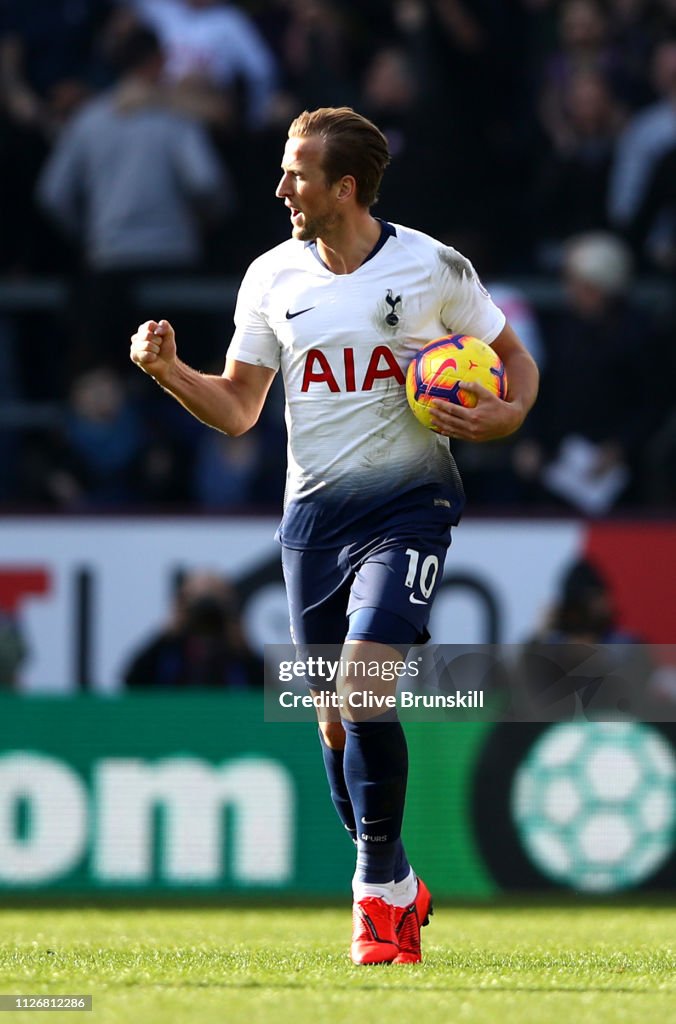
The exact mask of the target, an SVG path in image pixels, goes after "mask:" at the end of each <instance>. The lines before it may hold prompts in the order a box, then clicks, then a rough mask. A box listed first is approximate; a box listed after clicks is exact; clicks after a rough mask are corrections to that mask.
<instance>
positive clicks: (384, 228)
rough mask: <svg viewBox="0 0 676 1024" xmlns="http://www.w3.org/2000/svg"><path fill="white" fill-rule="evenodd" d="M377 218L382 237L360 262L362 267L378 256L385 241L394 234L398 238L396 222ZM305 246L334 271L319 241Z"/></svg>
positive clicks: (327, 268) (324, 265)
mask: <svg viewBox="0 0 676 1024" xmlns="http://www.w3.org/2000/svg"><path fill="white" fill-rule="evenodd" d="M376 220H377V221H378V223H379V224H380V238H379V239H378V241H377V242H376V244H375V245H374V246H373V248H372V249H371V252H370V253H369V254H368V256H367V257H366V259H365V260H363V262H362V263H361V264H360V266H362V267H363V266H364V263H368V261H369V260H372V259H373V257H374V256H376V255H377V254H378V253H379V252H380V250H381V249H382V247H383V246H384V245H385V242H386V241H387V239H388V238H390V237H392V236H394V237H395V238H396V235H397V229H396V228H395V226H394V224H390V223H389V221H386V220H381V219H380V217H376ZM305 248H306V249H309V250H310V252H311V253H312V255H313V256H314V258H315V259H316V260H317V261H318V262H319V263H321V265H322V266H323V267H324V269H325V270H328V271H330V273H333V271H332V270H331V268H330V267H327V265H326V263H324V260H323V259H322V258H321V256H320V255H319V251H318V249H317V242H316V241H315V240H313V241H311V242H306V243H305ZM357 269H359V268H357Z"/></svg>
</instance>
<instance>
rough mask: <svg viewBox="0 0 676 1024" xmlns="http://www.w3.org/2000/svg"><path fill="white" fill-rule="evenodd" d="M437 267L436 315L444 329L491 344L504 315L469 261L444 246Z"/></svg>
mask: <svg viewBox="0 0 676 1024" xmlns="http://www.w3.org/2000/svg"><path fill="white" fill-rule="evenodd" d="M440 264H441V294H442V306H441V313H440V315H441V321H442V323H443V324H444V326H445V328H446V329H447V330H448V331H452V332H453V334H471V335H472V337H474V338H479V339H480V340H481V341H485V342H486V344H488V345H490V344H492V342H494V341H495V339H496V338H497V336H498V334H500V332H501V330H502V329H503V327H504V326H505V314H504V313H503V312H502V310H500V309H498V307H497V306H496V305H495V303H494V302H493V300H492V299H491V297H490V295H489V294H488V292H487V291H486V289H485V288H484V286H483V285H482V283H481V281H480V280H479V275H478V274H477V272H476V270H475V269H474V267H473V266H472V264H471V263H470V261H469V260H468V259H467V258H466V257H465V256H462V255H461V254H460V253H459V252H457V250H456V249H452V248H451V247H450V246H445V247H444V248H443V249H442V250H441V253H440Z"/></svg>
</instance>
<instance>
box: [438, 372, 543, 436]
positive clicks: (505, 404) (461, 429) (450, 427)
mask: <svg viewBox="0 0 676 1024" xmlns="http://www.w3.org/2000/svg"><path fill="white" fill-rule="evenodd" d="M460 387H461V388H462V390H463V391H469V392H470V394H472V395H476V400H477V401H476V405H475V406H473V407H472V408H469V407H467V406H464V405H455V404H454V403H453V402H447V401H445V400H444V399H443V398H435V399H434V400H433V401H432V402H431V419H432V423H433V424H434V426H435V428H436V429H437V430H438V431H439V433H441V434H445V435H446V436H447V437H452V438H457V439H458V440H461V441H495V440H497V439H498V438H500V437H507V436H508V435H509V434H513V433H514V431H515V430H518V429H519V427H520V426H521V424H522V423H523V421H524V419H525V418H526V413H525V412H524V411H523V408H522V405H521V403H520V402H517V401H513V402H510V401H504V400H503V399H502V398H498V396H497V395H494V394H493V393H492V392H491V391H489V390H488V389H487V388H485V387H483V385H481V384H476V383H474V382H472V381H468V382H467V383H465V381H461V383H460Z"/></svg>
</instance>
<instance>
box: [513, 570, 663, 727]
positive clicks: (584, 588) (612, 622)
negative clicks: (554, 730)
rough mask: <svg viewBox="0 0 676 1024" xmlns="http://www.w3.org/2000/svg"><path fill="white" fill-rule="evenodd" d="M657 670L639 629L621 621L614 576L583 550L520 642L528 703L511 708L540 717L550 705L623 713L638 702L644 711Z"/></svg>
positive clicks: (567, 711)
mask: <svg viewBox="0 0 676 1024" xmlns="http://www.w3.org/2000/svg"><path fill="white" fill-rule="evenodd" d="M618 645H620V646H618ZM653 670H654V665H653V661H652V658H651V657H650V654H649V651H648V649H647V648H646V646H645V645H644V644H641V643H640V642H639V637H637V636H636V634H633V633H629V632H627V631H626V630H623V629H620V628H619V626H618V624H617V612H616V609H615V599H614V595H613V592H612V588H611V586H610V583H609V582H608V580H607V579H606V578H605V576H604V575H603V574H602V573H601V571H600V570H599V569H598V567H597V566H595V565H594V563H593V562H592V561H590V560H589V559H587V558H579V559H578V560H576V561H575V562H573V563H572V564H571V565H570V566H569V567H568V568H567V569H566V570H565V572H564V574H563V577H562V579H561V582H560V586H559V593H558V595H557V597H556V600H555V601H554V604H553V606H552V607H551V608H550V609H549V610H548V612H547V614H546V616H545V620H544V622H543V623H542V625H541V626H540V627H539V628H538V630H537V631H536V632H535V634H534V636H532V637H531V638H530V639H529V640H528V641H527V642H526V643H525V644H524V645H523V647H522V648H521V651H520V654H519V658H518V662H517V677H516V678H518V680H519V683H520V686H521V687H522V688H523V689H522V698H525V706H524V707H522V708H519V707H518V705H517V706H513V707H512V709H511V710H512V713H516V716H517V717H522V716H523V717H525V718H529V717H531V716H532V717H533V718H534V719H535V720H537V721H541V720H543V719H542V717H541V715H542V714H543V713H544V714H545V716H547V717H548V716H549V715H553V716H554V719H555V720H559V721H560V720H561V718H562V717H570V718H572V717H580V715H581V714H584V712H585V711H586V712H587V713H588V714H590V715H592V716H593V715H594V714H596V715H598V714H599V712H605V714H610V716H611V717H612V716H613V715H617V714H618V713H619V714H620V715H622V716H623V717H624V716H625V715H626V714H627V713H630V712H631V711H632V710H633V711H635V712H637V713H638V716H639V717H640V716H641V715H642V714H646V713H647V710H648V707H649V705H650V704H651V703H652V700H653V692H652V690H651V684H652V676H653ZM604 717H605V716H604ZM544 720H546V717H545V719H544ZM648 721H650V718H649V717H648Z"/></svg>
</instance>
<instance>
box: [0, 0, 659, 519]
mask: <svg viewBox="0 0 676 1024" xmlns="http://www.w3.org/2000/svg"><path fill="white" fill-rule="evenodd" d="M340 104H349V105H352V106H354V107H355V108H356V109H358V110H360V111H361V112H363V113H365V114H366V115H368V116H370V117H372V118H373V119H374V120H375V121H376V123H377V124H378V125H379V126H380V127H381V128H382V129H383V130H384V131H385V133H386V135H387V137H388V141H389V144H390V149H391V152H392V164H391V166H390V168H389V169H388V171H387V172H386V177H385V180H384V184H383V188H382V192H381V197H380V201H379V204H378V206H377V208H376V213H377V214H378V215H380V216H382V217H384V218H386V219H390V220H394V221H396V222H402V223H406V224H409V225H411V226H414V227H417V228H419V229H421V230H424V231H428V232H429V233H431V234H433V235H434V236H436V237H438V238H441V239H443V240H444V241H447V242H448V243H450V244H453V245H455V246H456V247H457V248H458V249H460V250H461V251H463V252H465V253H466V255H468V256H469V257H470V258H471V259H472V260H473V261H474V262H475V264H476V266H477V268H478V269H479V271H480V273H481V275H482V277H483V278H484V280H485V281H486V282H487V284H488V286H489V288H490V290H491V292H492V293H493V295H494V297H495V299H496V301H497V302H498V304H500V305H502V306H503V308H504V309H505V311H506V312H507V315H508V316H509V317H510V319H511V320H512V322H513V323H514V325H515V327H516V328H517V330H518V331H519V332H520V334H521V336H522V337H523V338H524V341H525V342H526V343H527V345H528V346H529V348H530V349H531V351H532V352H533V354H534V355H535V357H536V359H537V361H538V363H539V365H540V367H541V370H542V397H541V400H540V402H539V404H538V406H537V407H536V410H535V412H534V414H533V415H532V416H531V418H530V420H529V422H528V425H527V428H526V430H525V431H524V432H522V434H520V435H519V437H518V438H517V439H516V440H514V441H510V442H506V443H499V444H497V443H496V444H493V445H484V446H478V447H474V448H472V447H471V446H465V447H463V446H459V449H458V461H459V463H460V466H461V469H462V471H463V474H464V476H465V479H466V483H467V489H468V491H469V494H470V498H471V501H472V503H473V506H474V507H480V506H487V507H506V506H513V507H516V508H519V509H530V508H533V507H544V506H546V507H549V506H554V507H563V508H568V509H571V508H572V509H577V510H579V511H581V512H583V513H584V514H588V515H602V514H605V513H607V512H609V511H611V510H613V509H615V508H622V507H624V506H630V507H634V508H651V509H655V508H658V509H661V508H665V507H666V508H670V507H671V508H673V505H674V503H675V502H676V411H675V408H674V402H673V398H672V391H673V386H672V381H673V380H674V379H675V371H676V356H675V352H676V339H675V337H674V331H673V329H672V320H673V313H674V309H673V302H672V301H670V296H671V294H672V291H673V284H674V276H675V275H676V0H393V2H385V0H265V2H260V0H249V2H246V0H241V2H238V3H226V2H219V0H0V152H1V153H2V160H0V210H1V215H2V223H3V231H2V232H1V233H0V281H3V280H4V281H5V282H8V283H9V284H11V285H19V284H21V282H22V281H31V280H34V279H36V278H49V279H54V278H56V279H58V280H62V281H64V282H65V283H66V285H67V298H66V301H65V303H63V304H62V308H59V310H58V311H56V312H55V311H54V310H53V309H51V308H42V307H41V306H39V305H36V306H35V307H34V308H30V309H29V310H28V311H27V310H26V309H22V311H21V312H17V311H16V310H15V309H13V308H12V306H11V303H4V304H0V398H1V399H2V403H1V404H2V406H4V408H5V415H4V416H2V415H0V505H1V506H2V507H5V508H9V507H31V508H40V509H55V510H65V511H81V510H85V511H89V510H110V509H116V508H118V509H119V508H125V509H140V508H143V509H152V510H156V509H157V510H161V509H163V508H167V507H170V508H172V509H195V508H204V509H243V508H249V509H250V508H263V509H266V510H272V509H276V508H277V507H278V506H279V503H280V500H281V494H282V490H283V482H284V461H285V456H284V449H285V436H284V430H283V427H282V405H283V396H282V395H281V393H280V387H279V385H278V384H276V385H275V388H274V389H273V392H272V394H271V398H270V400H269V402H268V405H267V407H266V410H265V412H264V415H263V418H262V420H261V423H260V424H259V425H258V426H257V427H256V429H255V430H254V431H253V432H251V433H250V434H248V435H246V436H245V437H243V438H240V439H238V440H236V441H231V440H230V439H229V438H227V437H224V436H221V435H218V434H216V433H214V432H211V431H208V430H207V429H206V428H203V427H202V426H201V425H200V424H199V423H197V422H196V421H193V420H192V419H191V418H190V417H188V416H187V415H185V413H184V412H183V411H182V410H180V409H179V408H178V407H177V406H175V405H174V404H173V403H172V402H171V401H169V400H168V399H167V398H166V396H164V395H163V394H162V393H161V392H160V390H159V389H158V388H155V387H153V386H152V385H151V384H150V382H149V381H148V380H146V379H144V378H142V376H141V375H140V374H139V373H138V371H137V370H134V368H133V367H131V365H130V364H129V361H128V339H129V335H130V334H131V333H132V331H133V330H134V329H135V327H136V325H137V323H138V322H139V321H141V320H144V319H148V318H150V317H159V316H166V317H168V318H171V319H172V321H173V322H174V323H175V326H176V328H177V331H178V337H179V345H180V352H181V355H182V356H183V358H185V359H186V360H187V361H188V362H191V363H192V364H193V365H196V366H198V367H199V368H201V369H204V370H208V371H213V372H220V371H221V369H222V365H223V359H224V354H225V349H226V347H227V343H228V340H229V337H230V333H231V311H228V312H226V311H225V309H223V310H221V311H216V312H214V311H213V308H211V309H210V308H209V307H208V306H206V307H204V308H201V309H200V308H199V306H197V307H195V308H189V306H190V304H189V303H186V302H182V303H181V302H179V301H178V299H177V300H176V302H175V303H174V304H172V301H171V296H172V282H177V291H176V294H177V295H179V294H180V288H178V284H180V285H181V286H184V284H185V280H186V279H188V280H190V279H193V280H194V282H195V283H197V282H204V281H205V280H207V281H208V280H209V279H214V280H218V279H221V278H227V277H230V278H233V279H238V278H239V277H240V276H241V274H242V273H243V271H244V269H245V267H246V265H247V264H248V262H249V261H250V260H251V259H252V258H254V257H255V256H256V255H257V254H258V253H260V252H261V251H263V250H264V249H266V248H269V247H270V246H272V245H275V244H277V243H278V242H279V241H282V240H283V239H284V238H286V237H288V234H289V228H288V219H287V217H286V211H285V210H284V208H283V206H282V204H281V203H279V201H278V200H276V199H275V197H274V189H275V186H276V183H277V180H278V176H279V162H280V158H281V152H282V149H283V144H284V139H285V137H286V130H287V127H288V124H289V122H290V120H291V119H292V118H293V117H294V116H295V115H296V114H297V113H298V112H299V111H300V110H302V109H304V108H313V107H317V106H321V105H340ZM524 277H530V278H535V279H542V278H543V277H544V278H546V279H547V280H549V281H551V282H555V283H557V284H558V285H560V286H562V288H561V291H560V294H561V295H562V300H561V302H559V303H558V304H557V305H555V306H554V307H552V305H551V303H550V304H549V305H548V306H547V308H546V309H543V308H540V307H539V306H538V304H537V301H536V300H534V298H533V296H532V295H529V294H528V292H524V291H523V290H520V289H518V288H515V287H513V284H510V282H513V280H514V279H515V278H516V279H523V278H524ZM142 279H144V280H145V279H148V280H157V281H160V282H163V283H164V285H165V294H167V295H168V296H169V301H167V302H166V303H164V304H163V306H162V308H161V309H157V308H155V307H154V306H153V308H148V306H147V305H144V304H143V302H142V301H141V300H140V298H139V294H138V283H139V281H140V280H142ZM646 280H647V281H649V282H653V283H655V282H657V284H658V285H659V288H658V290H657V291H656V292H655V294H659V296H661V301H660V302H659V303H658V302H654V301H651V295H652V294H653V293H651V292H650V290H648V291H647V292H646V290H645V289H643V290H641V289H640V288H638V286H637V282H645V281H646ZM557 294H559V293H557ZM646 296H647V298H646ZM665 296H666V299H665Z"/></svg>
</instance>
